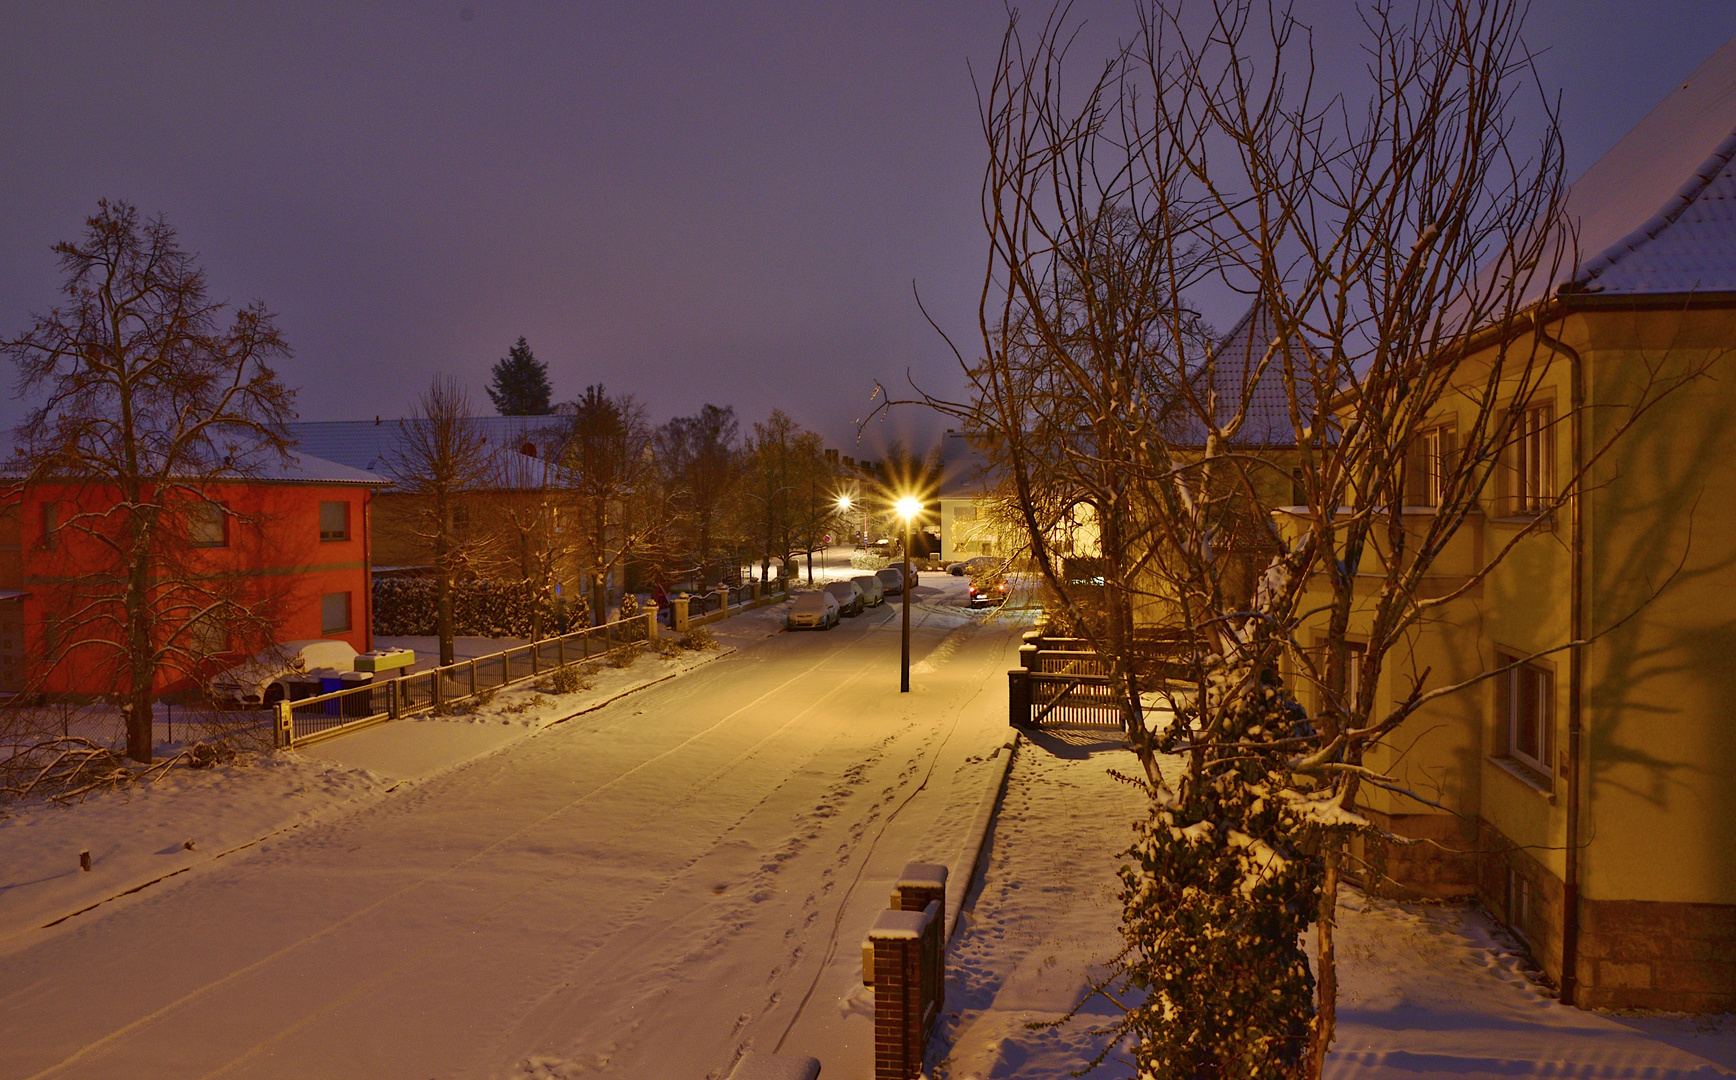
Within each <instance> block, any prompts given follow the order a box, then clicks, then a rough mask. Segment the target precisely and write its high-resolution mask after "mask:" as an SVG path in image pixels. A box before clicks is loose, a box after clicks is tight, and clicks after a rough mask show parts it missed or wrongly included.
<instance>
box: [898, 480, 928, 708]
mask: <svg viewBox="0 0 1736 1080" xmlns="http://www.w3.org/2000/svg"><path fill="white" fill-rule="evenodd" d="M897 510H898V516H899V517H901V518H903V519H904V652H903V656H902V659H901V660H900V661H899V668H898V692H899V693H900V694H908V693H910V520H911V519H912V518H914V517H915V516H916V515H918V514H920V513H922V503H921V502H920V501H919V500H917V499H914V498H911V497H910V496H909V495H906V496H905V497H904V498H902V499H899V500H898V504H897Z"/></svg>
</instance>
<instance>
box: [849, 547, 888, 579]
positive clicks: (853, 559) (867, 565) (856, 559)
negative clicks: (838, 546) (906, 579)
mask: <svg viewBox="0 0 1736 1080" xmlns="http://www.w3.org/2000/svg"><path fill="white" fill-rule="evenodd" d="M889 565H891V560H890V559H888V558H887V557H886V556H884V555H882V554H880V553H879V552H878V551H852V552H851V553H850V566H851V567H852V568H854V569H857V570H866V571H868V572H869V573H870V574H874V573H878V572H880V571H881V570H884V569H886V568H887V567H888V566H889Z"/></svg>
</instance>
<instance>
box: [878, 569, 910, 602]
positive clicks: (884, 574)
mask: <svg viewBox="0 0 1736 1080" xmlns="http://www.w3.org/2000/svg"><path fill="white" fill-rule="evenodd" d="M874 576H875V577H877V578H879V579H880V588H881V589H882V590H883V591H884V592H885V593H886V595H887V596H903V595H904V571H902V570H900V569H899V568H898V567H896V566H888V567H887V568H886V569H884V570H878V571H875V574H874Z"/></svg>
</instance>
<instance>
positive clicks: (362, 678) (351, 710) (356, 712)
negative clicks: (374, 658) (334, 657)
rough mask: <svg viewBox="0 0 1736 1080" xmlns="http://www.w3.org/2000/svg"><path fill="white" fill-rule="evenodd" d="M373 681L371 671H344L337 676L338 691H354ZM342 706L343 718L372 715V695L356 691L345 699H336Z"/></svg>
mask: <svg viewBox="0 0 1736 1080" xmlns="http://www.w3.org/2000/svg"><path fill="white" fill-rule="evenodd" d="M373 681H374V673H373V672H371V671H346V672H344V673H343V674H341V675H339V676H338V682H339V684H340V689H344V690H355V689H356V688H357V687H358V686H367V685H369V684H371V683H372V682H373ZM338 700H339V702H340V703H341V704H342V705H343V715H345V716H351V717H354V716H372V715H374V695H373V694H372V693H369V692H362V691H357V692H356V693H354V694H350V695H349V696H347V697H343V698H340V699H338Z"/></svg>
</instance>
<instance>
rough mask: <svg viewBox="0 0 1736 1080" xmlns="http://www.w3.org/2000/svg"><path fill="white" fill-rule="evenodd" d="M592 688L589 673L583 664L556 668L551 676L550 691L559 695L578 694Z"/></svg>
mask: <svg viewBox="0 0 1736 1080" xmlns="http://www.w3.org/2000/svg"><path fill="white" fill-rule="evenodd" d="M590 688H591V680H590V676H589V673H588V672H586V671H585V669H584V666H583V665H581V664H567V665H565V666H563V667H558V668H555V670H554V673H553V674H552V675H550V676H549V689H551V690H553V691H554V692H555V693H557V694H576V693H578V692H579V691H580V690H589V689H590Z"/></svg>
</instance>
